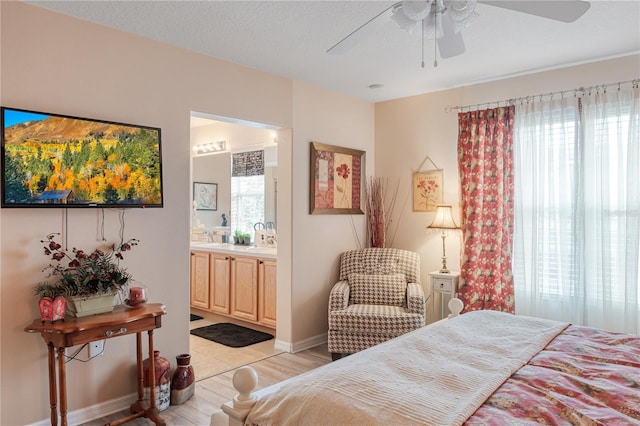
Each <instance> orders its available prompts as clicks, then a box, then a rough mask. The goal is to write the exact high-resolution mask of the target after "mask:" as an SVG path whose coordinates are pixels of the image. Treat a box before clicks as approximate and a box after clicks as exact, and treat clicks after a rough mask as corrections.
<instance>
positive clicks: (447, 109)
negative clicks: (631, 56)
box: [444, 78, 640, 113]
mask: <svg viewBox="0 0 640 426" xmlns="http://www.w3.org/2000/svg"><path fill="white" fill-rule="evenodd" d="M624 84H631V85H632V86H633V87H634V88H637V87H638V86H639V85H640V79H638V78H636V79H633V80H629V81H619V82H617V83H609V84H601V85H597V86H589V87H586V88H585V87H579V88H577V89H573V90H563V91H560V92H550V93H541V94H539V95H535V96H526V97H521V98H512V99H505V100H502V101H491V102H482V103H479V104H474V105H463V106H460V105H456V106H451V105H447V106H446V107H444V112H446V113H449V112H451V111H454V110H455V111H458V112H463V111H464V110H468V111H471V110H473V109H480V107H481V106H484V105H486V106H487V108H488V107H490V106H491V105H496V106H498V107H499V106H501V104H502V105H503V106H508V105H514V104H516V103H518V102H528V101H531V100H534V99H535V98H540V100H542V98H543V97H549V98H553V96H556V95H560V96H562V97H563V96H564V95H565V94H567V93H572V92H573V96H578V94H581V95H582V94H585V93H589V94H591V92H592V91H593V90H596V92H598V91H600V90H604V92H605V93H606V91H607V88H608V87H612V86H618V90H620V86H622V85H624Z"/></svg>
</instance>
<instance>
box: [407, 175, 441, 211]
mask: <svg viewBox="0 0 640 426" xmlns="http://www.w3.org/2000/svg"><path fill="white" fill-rule="evenodd" d="M442 201H443V193H442V169H439V170H430V171H425V172H417V173H414V174H413V211H414V212H435V211H436V206H437V205H438V204H442Z"/></svg>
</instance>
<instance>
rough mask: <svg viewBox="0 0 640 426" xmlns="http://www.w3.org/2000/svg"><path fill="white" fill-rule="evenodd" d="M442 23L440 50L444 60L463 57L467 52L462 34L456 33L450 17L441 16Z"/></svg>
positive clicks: (439, 40)
mask: <svg viewBox="0 0 640 426" xmlns="http://www.w3.org/2000/svg"><path fill="white" fill-rule="evenodd" d="M438 18H439V19H441V22H442V37H440V38H439V39H438V49H439V50H440V57H441V58H442V59H446V58H453V57H454V56H458V55H462V54H463V53H464V51H465V46H464V40H463V39H462V33H461V32H460V31H458V32H456V31H455V27H454V24H453V21H452V20H451V17H450V16H449V15H447V14H446V13H445V14H440V15H439V16H438Z"/></svg>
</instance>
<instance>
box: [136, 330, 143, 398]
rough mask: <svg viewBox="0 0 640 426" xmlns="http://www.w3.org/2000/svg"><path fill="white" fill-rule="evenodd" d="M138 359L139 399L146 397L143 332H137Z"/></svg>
mask: <svg viewBox="0 0 640 426" xmlns="http://www.w3.org/2000/svg"><path fill="white" fill-rule="evenodd" d="M136 360H137V364H136V365H137V366H138V401H142V400H143V399H144V369H143V368H142V333H141V332H138V333H136Z"/></svg>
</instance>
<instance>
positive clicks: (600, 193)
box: [513, 88, 640, 333]
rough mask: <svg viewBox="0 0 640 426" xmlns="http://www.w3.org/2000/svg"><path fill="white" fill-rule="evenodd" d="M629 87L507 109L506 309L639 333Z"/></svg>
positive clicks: (639, 224)
mask: <svg viewBox="0 0 640 426" xmlns="http://www.w3.org/2000/svg"><path fill="white" fill-rule="evenodd" d="M638 121H639V118H638V89H637V88H634V89H632V90H627V91H618V92H617V93H612V94H609V95H608V94H606V93H597V94H594V95H593V96H591V95H587V94H585V95H584V96H582V97H576V98H573V97H571V98H569V99H555V100H554V99H550V100H548V101H540V102H535V103H534V102H532V103H528V104H524V105H519V106H518V107H517V109H516V120H515V135H514V157H515V158H514V160H515V182H516V188H515V203H516V204H515V216H516V218H515V233H514V262H513V270H514V286H515V296H516V312H517V313H520V314H525V315H536V316H543V317H547V318H553V319H558V320H565V321H571V322H574V323H577V324H585V325H590V326H595V327H601V328H605V329H609V330H614V331H626V332H632V333H637V332H638V331H639V330H640V312H639V311H640V291H639V287H640V281H639V276H640V274H639V270H640V266H639V265H640V254H639V253H640V237H639V234H640V217H639V216H640V214H639V213H640V196H639V195H638V194H640V190H639V188H640V171H639V169H640V166H639V165H640V153H639V151H640V148H639V147H638V143H639V142H640V141H639V139H640V136H639V128H638Z"/></svg>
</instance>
